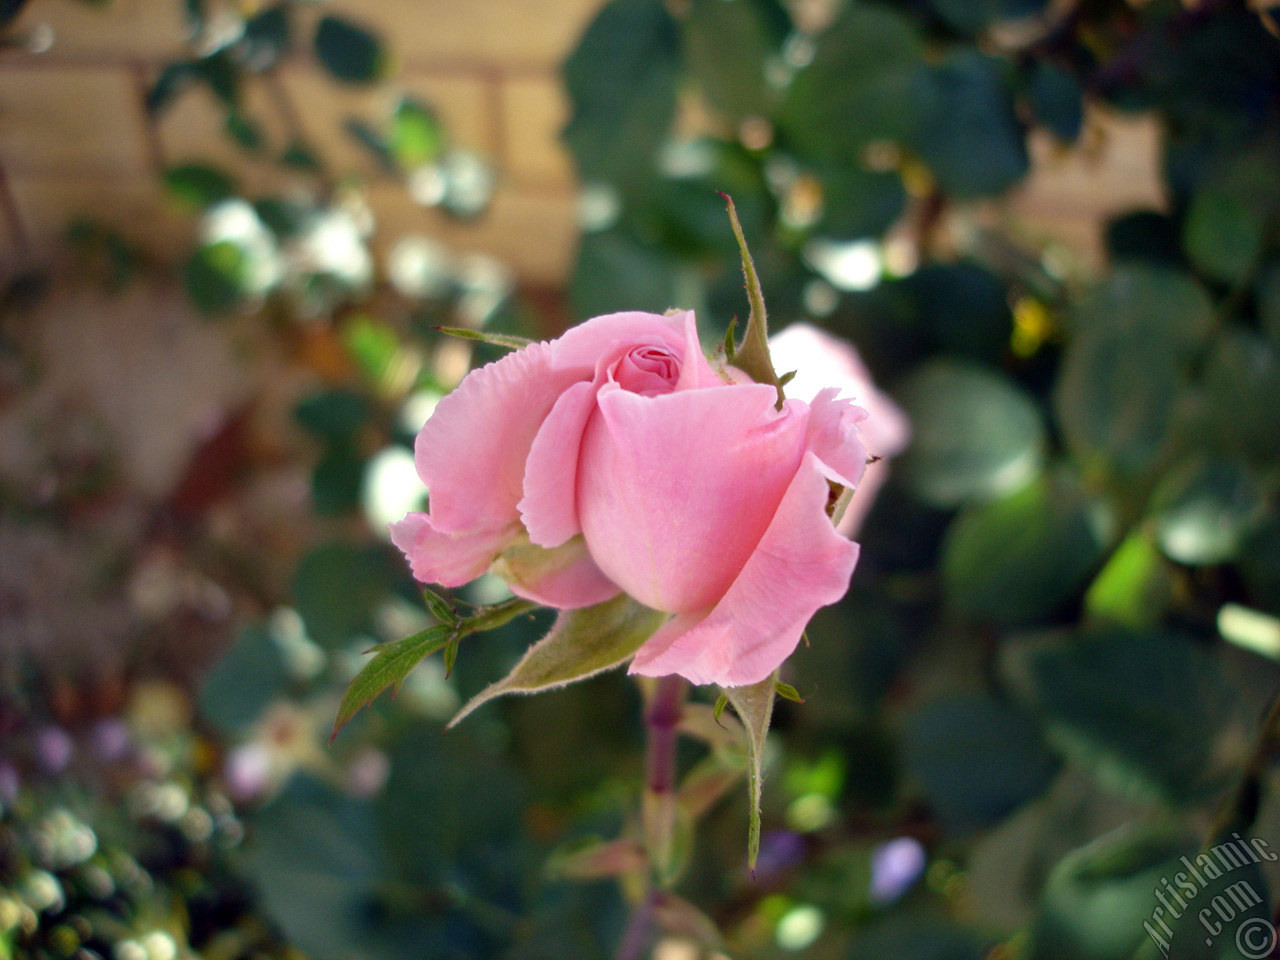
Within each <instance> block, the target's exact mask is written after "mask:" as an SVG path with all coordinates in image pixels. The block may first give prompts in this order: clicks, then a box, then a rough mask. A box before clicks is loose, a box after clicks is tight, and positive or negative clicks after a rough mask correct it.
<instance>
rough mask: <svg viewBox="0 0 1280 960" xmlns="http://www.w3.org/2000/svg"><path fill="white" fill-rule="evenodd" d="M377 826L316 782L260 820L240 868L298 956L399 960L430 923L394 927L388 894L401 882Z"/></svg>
mask: <svg viewBox="0 0 1280 960" xmlns="http://www.w3.org/2000/svg"><path fill="white" fill-rule="evenodd" d="M376 826H377V825H376V823H375V821H374V809H373V807H372V806H371V805H370V804H369V803H367V802H364V801H361V800H358V799H356V798H354V797H351V796H348V795H347V794H345V793H342V792H341V791H339V790H338V789H336V788H334V787H331V786H328V785H325V784H322V783H321V782H319V781H318V780H314V779H312V778H310V777H308V776H298V777H295V778H294V779H293V781H292V782H291V783H290V784H289V785H288V786H287V787H286V788H285V790H284V791H283V792H282V793H281V795H280V796H278V797H276V798H275V799H274V800H273V801H272V802H271V803H270V804H267V805H266V806H265V807H264V808H263V809H262V810H261V811H259V812H257V813H256V815H255V816H254V819H253V832H252V839H251V841H250V842H249V843H247V844H246V845H245V847H244V849H243V851H242V852H241V856H240V858H239V861H238V862H239V864H240V866H241V868H242V870H243V871H244V873H245V874H247V878H248V879H249V880H250V881H251V882H252V884H253V887H254V889H255V890H256V891H257V892H258V896H259V897H260V900H261V903H262V906H263V907H264V908H265V911H266V914H267V916H268V917H269V918H270V919H271V920H272V922H273V923H275V924H277V925H278V926H279V927H280V929H281V930H283V931H284V933H285V935H286V936H287V937H288V938H289V943H290V944H291V945H292V946H293V947H294V948H295V949H297V950H300V951H304V952H306V953H307V954H308V955H309V956H315V957H340V956H357V955H358V956H363V957H370V958H371V960H393V958H394V957H396V956H398V955H399V953H400V951H401V950H403V949H404V948H405V947H406V946H407V943H406V939H407V938H408V937H411V936H413V935H414V934H416V933H418V931H417V930H416V929H414V928H415V927H416V926H421V925H422V924H423V923H424V922H426V920H425V918H423V917H421V916H418V917H413V918H404V917H397V918H396V922H395V923H389V922H388V920H387V917H386V915H387V906H386V904H385V903H384V899H385V895H384V893H383V891H384V890H385V889H386V888H387V887H388V886H390V884H389V882H388V881H390V880H392V879H393V878H391V877H388V876H387V870H388V864H387V862H386V855H385V850H384V848H383V847H382V845H381V844H379V842H378V835H377V829H376ZM409 942H412V941H411V940H410V941H409Z"/></svg>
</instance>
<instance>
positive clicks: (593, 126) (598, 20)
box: [564, 0, 680, 309]
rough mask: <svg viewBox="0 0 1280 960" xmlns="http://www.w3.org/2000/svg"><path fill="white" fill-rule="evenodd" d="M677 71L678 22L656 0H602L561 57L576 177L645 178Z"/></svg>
mask: <svg viewBox="0 0 1280 960" xmlns="http://www.w3.org/2000/svg"><path fill="white" fill-rule="evenodd" d="M679 73H680V36H679V30H678V27H677V26H676V23H675V21H674V20H673V19H672V18H671V15H670V14H669V13H668V12H667V9H666V7H665V6H664V5H663V3H662V2H661V0H609V2H608V3H606V4H605V5H604V7H603V8H602V9H601V10H600V12H599V13H598V14H597V15H596V17H595V19H594V20H592V21H591V23H590V24H589V25H588V26H587V29H586V31H585V32H584V33H583V35H582V39H581V40H580V41H579V42H578V46H577V47H576V48H575V49H574V51H573V52H572V53H571V54H569V57H568V59H566V60H565V62H564V82H565V87H566V89H567V92H568V94H569V101H570V103H571V105H572V108H571V116H570V119H569V124H568V126H567V127H566V128H565V130H564V139H565V142H566V143H567V144H568V146H569V149H570V151H571V152H572V153H573V157H574V160H575V161H576V162H577V166H578V173H579V175H580V176H581V178H582V179H583V180H584V181H594V180H599V181H605V182H613V183H617V184H623V183H627V182H630V181H632V180H635V179H637V178H639V179H647V177H648V176H649V174H650V172H651V169H652V167H651V161H652V159H653V156H654V153H655V151H656V149H657V147H658V145H659V144H660V143H661V142H662V140H663V138H664V137H665V135H666V132H667V129H668V128H669V127H670V125H671V121H672V118H673V117H674V116H675V106H676V84H677V82H678V79H679ZM632 309H639V308H632Z"/></svg>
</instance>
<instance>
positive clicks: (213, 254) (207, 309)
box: [183, 240, 248, 316]
mask: <svg viewBox="0 0 1280 960" xmlns="http://www.w3.org/2000/svg"><path fill="white" fill-rule="evenodd" d="M247 269H248V264H247V258H246V257H245V254H244V251H242V250H241V249H240V248H239V247H238V246H236V245H235V244H234V243H231V242H230V241H228V240H221V241H219V242H218V243H211V244H207V245H206V246H203V247H201V248H200V249H198V250H197V251H196V252H195V253H193V254H192V255H191V258H190V259H189V260H188V261H187V262H186V265H185V266H184V267H183V279H184V280H185V281H186V287H187V294H188V295H189V296H190V297H191V300H192V302H193V303H195V305H196V307H197V308H198V309H199V310H200V312H201V313H204V314H208V315H211V316H216V315H218V314H225V313H230V312H231V311H232V310H234V309H235V308H236V307H238V306H239V305H240V303H241V301H242V299H243V297H244V275H245V271H246V270H247Z"/></svg>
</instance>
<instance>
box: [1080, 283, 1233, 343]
mask: <svg viewBox="0 0 1280 960" xmlns="http://www.w3.org/2000/svg"><path fill="white" fill-rule="evenodd" d="M1070 319H1071V326H1072V328H1073V330H1074V332H1076V334H1077V336H1082V335H1092V336H1109V335H1114V336H1120V337H1132V338H1134V339H1137V340H1142V339H1151V340H1154V339H1161V340H1168V341H1170V342H1171V343H1172V344H1173V345H1174V347H1175V349H1176V352H1177V354H1178V356H1179V357H1182V358H1185V357H1190V356H1194V355H1195V354H1196V353H1197V352H1198V351H1199V349H1200V347H1201V346H1202V345H1203V344H1204V342H1205V340H1206V338H1207V337H1208V335H1209V333H1210V331H1211V330H1212V329H1213V324H1214V309H1213V301H1212V300H1211V299H1210V298H1209V294H1208V293H1207V292H1206V291H1205V289H1204V286H1203V285H1202V284H1200V283H1199V282H1198V281H1197V280H1195V279H1194V278H1193V277H1190V276H1188V275H1187V274H1186V273H1183V272H1182V271H1180V270H1176V269H1173V268H1171V267H1163V266H1154V265H1145V264H1128V265H1126V266H1123V267H1120V268H1119V269H1117V270H1115V271H1113V272H1112V274H1111V275H1110V276H1109V277H1107V279H1106V280H1105V281H1103V282H1102V283H1100V284H1099V285H1098V286H1096V287H1095V288H1094V289H1093V290H1091V291H1089V293H1088V294H1086V295H1085V296H1084V297H1082V298H1081V299H1080V300H1079V302H1078V304H1077V306H1076V308H1075V309H1074V310H1073V311H1072V313H1071V318H1070Z"/></svg>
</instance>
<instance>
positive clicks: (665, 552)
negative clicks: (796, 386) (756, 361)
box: [578, 384, 825, 613]
mask: <svg viewBox="0 0 1280 960" xmlns="http://www.w3.org/2000/svg"><path fill="white" fill-rule="evenodd" d="M776 399H777V393H776V392H775V390H774V388H773V387H771V386H768V385H767V384H751V385H744V386H727V385H726V386H720V387H713V388H709V389H704V390H685V391H679V392H676V393H668V394H665V395H662V396H656V397H642V396H639V395H637V394H634V393H628V392H626V391H624V390H620V389H618V388H617V387H616V386H613V385H610V384H606V385H605V386H604V387H602V388H601V390H600V393H599V394H598V396H597V401H596V402H597V407H598V409H597V411H596V413H595V414H594V415H593V416H592V418H591V421H590V423H589V424H588V426H587V431H586V435H585V438H584V440H583V445H582V455H581V458H580V461H579V463H580V466H579V470H578V519H579V521H580V522H581V523H582V529H583V533H584V535H585V536H586V540H587V546H588V547H589V549H590V550H591V555H592V556H593V557H595V559H596V562H597V563H598V564H599V565H600V569H601V570H603V571H604V572H605V574H606V575H607V576H608V577H609V578H610V579H611V580H613V582H614V583H616V584H618V585H619V586H620V587H622V588H623V589H624V590H625V591H626V592H627V593H629V594H631V596H633V597H635V598H636V599H637V600H639V601H640V602H641V603H643V604H645V605H647V606H650V607H654V608H655V609H658V610H666V611H667V612H669V613H683V612H686V611H689V610H696V609H700V608H705V607H707V606H710V605H711V604H713V603H715V601H716V600H717V599H719V597H720V596H722V595H723V594H724V592H725V590H727V589H728V588H729V585H730V584H731V583H732V582H733V579H734V577H736V576H737V575H738V572H739V571H740V570H741V569H742V565H743V564H744V563H746V561H747V558H748V557H749V556H750V555H751V553H752V551H753V550H755V549H756V545H757V544H758V543H759V541H760V538H761V537H762V536H763V535H764V532H765V529H766V528H767V527H768V525H769V518H770V517H772V516H773V514H774V512H775V510H776V508H777V505H778V502H779V501H780V500H781V499H782V496H783V494H784V493H785V492H786V489H787V485H788V483H790V481H791V478H792V477H793V476H794V475H795V471H796V469H797V467H798V466H799V464H800V458H801V456H802V454H803V452H804V445H805V428H806V423H807V420H808V417H807V408H806V407H805V405H804V404H801V403H795V402H792V403H788V404H787V405H786V406H785V407H784V409H783V410H782V411H781V412H778V411H776V410H774V403H775V401H776ZM824 503H825V501H824Z"/></svg>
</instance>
